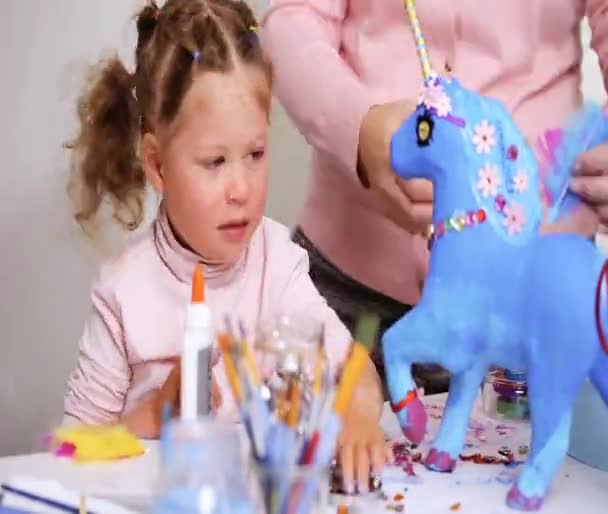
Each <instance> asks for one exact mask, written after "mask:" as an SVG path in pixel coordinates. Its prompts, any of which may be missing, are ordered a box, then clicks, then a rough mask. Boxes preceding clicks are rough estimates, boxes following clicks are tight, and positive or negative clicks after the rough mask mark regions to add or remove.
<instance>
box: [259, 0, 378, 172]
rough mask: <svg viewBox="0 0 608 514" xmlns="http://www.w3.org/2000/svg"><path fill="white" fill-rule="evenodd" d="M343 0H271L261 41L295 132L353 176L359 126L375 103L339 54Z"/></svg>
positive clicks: (263, 23)
mask: <svg viewBox="0 0 608 514" xmlns="http://www.w3.org/2000/svg"><path fill="white" fill-rule="evenodd" d="M347 4H348V1H347V0H308V1H305V0H274V1H271V2H270V7H269V9H268V11H267V13H266V15H265V17H264V19H263V20H262V24H261V30H260V34H261V42H262V46H263V48H264V50H265V52H266V53H267V55H268V56H269V58H270V59H271V61H272V64H273V68H274V90H275V93H276V95H277V97H278V98H279V100H280V101H281V103H282V105H283V107H284V108H285V110H286V111H287V113H288V114H289V115H290V116H291V119H292V120H293V122H294V124H295V125H296V127H297V128H298V130H299V131H300V132H301V133H302V134H303V136H304V137H305V139H306V140H307V141H308V143H309V144H311V145H312V146H314V147H315V148H316V149H317V150H318V151H320V152H323V153H324V154H326V155H328V156H330V157H332V158H334V159H335V160H336V161H337V162H338V163H339V164H340V165H341V168H343V169H344V170H346V171H347V172H349V173H351V174H352V176H353V177H356V165H357V149H358V143H359V127H360V126H361V121H362V119H363V117H364V115H365V114H366V113H367V111H368V110H369V108H370V107H371V106H372V105H373V101H372V95H371V93H370V90H369V88H368V87H367V86H366V85H365V84H363V83H362V82H361V81H360V80H359V78H358V77H357V75H356V74H355V73H354V71H353V70H352V68H350V66H349V65H348V64H347V63H346V62H345V60H344V59H343V58H342V56H341V55H340V34H341V30H342V24H343V21H344V17H345V16H346V12H347Z"/></svg>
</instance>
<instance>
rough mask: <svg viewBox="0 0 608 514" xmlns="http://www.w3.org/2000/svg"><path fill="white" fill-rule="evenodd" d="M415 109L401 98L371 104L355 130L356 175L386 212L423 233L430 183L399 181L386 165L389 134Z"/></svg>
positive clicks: (430, 210) (407, 227)
mask: <svg viewBox="0 0 608 514" xmlns="http://www.w3.org/2000/svg"><path fill="white" fill-rule="evenodd" d="M415 109H416V105H415V104H414V103H413V102H410V101H407V100H402V101H397V102H390V103H386V104H381V105H376V106H373V107H372V108H371V109H370V110H369V111H368V112H367V114H366V115H365V116H364V118H363V121H362V122H361V128H360V129H359V170H358V171H359V176H360V179H361V182H362V183H363V184H364V185H365V186H366V187H369V188H370V189H371V190H372V191H373V192H374V193H375V194H376V195H377V196H378V197H379V199H380V200H381V202H382V203H383V205H384V206H385V207H386V215H387V217H389V218H390V219H391V220H392V221H393V222H395V223H396V224H397V225H399V226H401V227H403V228H404V229H405V230H407V231H408V232H411V233H414V234H415V233H420V232H424V231H425V230H426V229H427V227H428V225H429V224H430V223H431V221H432V216H433V186H432V184H431V183H430V182H429V181H427V180H422V179H415V180H403V179H401V178H399V177H398V176H397V175H396V174H395V172H394V170H393V168H392V167H391V164H390V142H391V138H392V137H393V134H394V133H395V132H396V131H397V129H398V128H399V127H400V126H401V124H402V123H403V121H405V119H407V117H408V116H410V115H411V114H412V113H413V112H414V111H415Z"/></svg>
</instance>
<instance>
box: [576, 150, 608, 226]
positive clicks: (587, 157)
mask: <svg viewBox="0 0 608 514" xmlns="http://www.w3.org/2000/svg"><path fill="white" fill-rule="evenodd" d="M570 187H571V189H572V191H574V192H575V193H577V194H578V195H580V196H581V198H583V200H585V202H587V204H588V205H589V206H590V207H591V208H592V209H593V211H594V212H595V214H596V215H597V218H598V219H599V222H600V223H601V225H603V226H604V227H605V226H607V225H608V145H600V146H597V147H595V148H594V149H593V150H590V151H588V152H585V153H584V154H583V155H581V156H580V158H579V159H578V162H577V166H576V168H575V170H574V177H573V179H572V183H571V186H570Z"/></svg>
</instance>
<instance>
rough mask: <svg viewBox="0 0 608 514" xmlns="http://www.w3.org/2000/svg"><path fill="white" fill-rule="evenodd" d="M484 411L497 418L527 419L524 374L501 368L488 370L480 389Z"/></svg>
mask: <svg viewBox="0 0 608 514" xmlns="http://www.w3.org/2000/svg"><path fill="white" fill-rule="evenodd" d="M482 407H483V411H484V413H485V414H486V415H487V416H489V417H491V418H493V419H498V420H504V421H528V420H529V419H530V408H529V405H528V382H527V380H526V375H525V374H524V373H520V372H511V371H508V370H505V369H502V368H495V369H493V370H492V371H490V372H489V373H488V374H487V375H486V378H485V380H484V383H483V389H482Z"/></svg>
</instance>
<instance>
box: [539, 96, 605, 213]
mask: <svg viewBox="0 0 608 514" xmlns="http://www.w3.org/2000/svg"><path fill="white" fill-rule="evenodd" d="M606 142H608V117H607V114H606V113H605V112H604V111H603V109H602V108H601V107H600V106H599V105H597V104H592V103H590V104H587V105H585V107H584V108H583V109H581V110H580V111H579V112H578V113H576V114H575V115H573V116H572V119H571V120H570V122H569V123H568V124H567V126H566V127H565V128H564V129H557V130H548V131H546V132H545V133H544V134H543V135H542V136H541V137H540V138H539V141H538V150H539V153H540V167H539V168H540V179H541V189H542V193H543V196H544V200H545V203H546V205H547V207H548V222H549V223H552V222H554V221H555V220H557V219H559V218H561V217H562V216H563V215H565V214H567V213H569V212H571V210H572V209H573V208H574V207H576V206H577V205H578V204H579V203H580V198H579V197H578V196H577V195H576V194H574V193H573V192H572V191H570V189H569V188H568V186H569V183H570V178H571V177H572V171H573V169H574V165H575V163H576V160H577V159H578V157H579V156H580V155H581V154H582V153H584V152H586V151H587V150H590V149H592V148H593V147H595V146H598V145H600V144H603V143H606Z"/></svg>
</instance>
